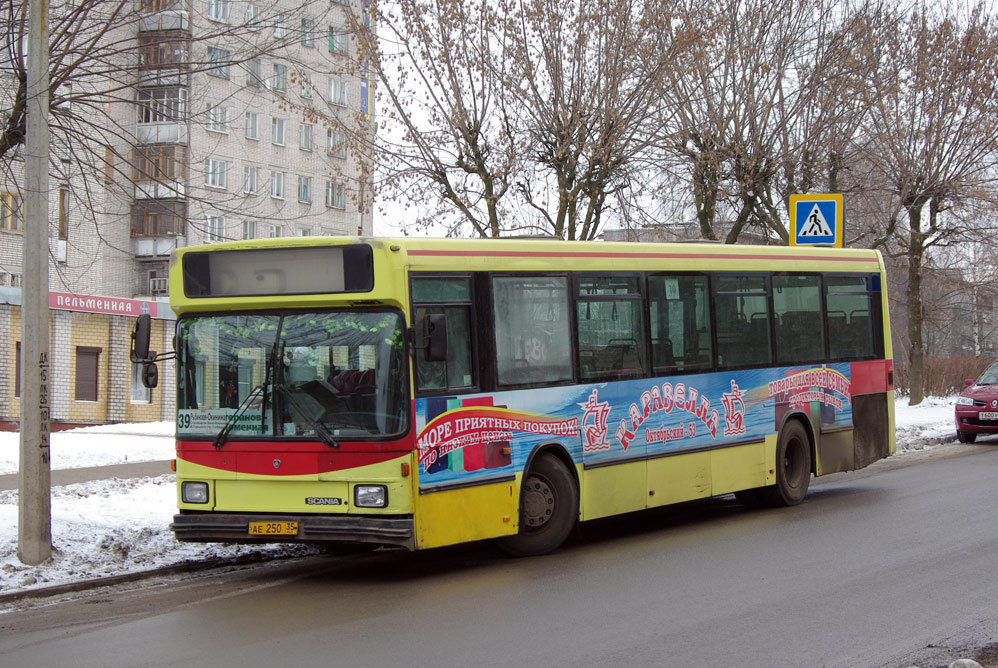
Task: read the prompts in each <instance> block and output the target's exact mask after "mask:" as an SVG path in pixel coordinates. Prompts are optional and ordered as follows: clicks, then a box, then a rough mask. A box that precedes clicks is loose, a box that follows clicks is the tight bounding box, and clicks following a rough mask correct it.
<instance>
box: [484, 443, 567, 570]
mask: <svg viewBox="0 0 998 668" xmlns="http://www.w3.org/2000/svg"><path fill="white" fill-rule="evenodd" d="M578 519H579V488H578V487H577V486H576V484H575V477H574V476H573V475H572V472H571V471H569V469H568V467H567V466H565V464H564V463H563V462H562V461H561V460H560V459H558V458H557V457H555V456H554V455H550V454H542V455H540V456H538V457H537V459H536V460H534V463H533V465H532V466H531V467H530V471H529V472H528V473H527V475H526V476H525V477H524V481H523V486H522V488H521V490H520V532H519V533H518V534H516V535H515V536H507V537H505V538H500V539H499V540H498V541H497V545H498V546H499V548H500V549H501V550H502V551H503V552H506V553H507V554H510V555H512V556H514V557H527V556H533V555H538V554H546V553H548V552H551V551H552V550H555V549H557V548H558V546H560V545H561V544H562V543H564V542H565V539H567V538H568V536H569V534H570V533H571V532H572V529H573V528H574V527H575V523H576V522H577V521H578Z"/></svg>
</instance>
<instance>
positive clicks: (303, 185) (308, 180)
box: [298, 176, 312, 204]
mask: <svg viewBox="0 0 998 668" xmlns="http://www.w3.org/2000/svg"><path fill="white" fill-rule="evenodd" d="M298 201H299V202H301V203H302V204H308V203H310V202H311V201H312V177H311V176H299V177H298Z"/></svg>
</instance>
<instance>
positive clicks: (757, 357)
mask: <svg viewBox="0 0 998 668" xmlns="http://www.w3.org/2000/svg"><path fill="white" fill-rule="evenodd" d="M715 281H716V282H715V288H714V289H715V308H716V309H717V361H718V364H719V365H720V366H724V367H738V366H764V365H767V364H771V363H772V361H773V352H772V346H771V342H770V338H769V320H770V313H769V287H768V284H767V283H768V282H767V280H766V276H764V275H761V274H746V275H737V274H717V275H716V279H715Z"/></svg>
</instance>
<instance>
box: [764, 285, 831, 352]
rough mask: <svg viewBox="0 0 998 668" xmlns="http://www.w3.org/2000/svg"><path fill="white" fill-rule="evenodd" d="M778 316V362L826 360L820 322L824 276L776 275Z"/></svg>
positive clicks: (774, 304) (774, 298)
mask: <svg viewBox="0 0 998 668" xmlns="http://www.w3.org/2000/svg"><path fill="white" fill-rule="evenodd" d="M773 310H774V312H775V313H776V322H775V324H776V362H777V363H778V364H798V363H802V362H816V361H818V360H821V359H824V357H825V328H824V324H823V323H822V319H821V276H818V275H815V274H811V275H792V274H776V275H774V276H773Z"/></svg>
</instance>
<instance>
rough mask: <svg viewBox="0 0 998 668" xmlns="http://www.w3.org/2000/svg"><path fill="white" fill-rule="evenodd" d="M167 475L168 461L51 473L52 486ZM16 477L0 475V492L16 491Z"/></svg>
mask: <svg viewBox="0 0 998 668" xmlns="http://www.w3.org/2000/svg"><path fill="white" fill-rule="evenodd" d="M168 473H172V471H171V470H170V460H169V459H166V460H160V461H153V462H135V463H128V464H110V465H107V466H92V467H87V468H77V469H57V470H55V471H52V486H53V487H56V486H61V485H72V484H75V483H79V482H90V481H91V480H110V479H111V478H145V477H152V476H160V475H166V474H168ZM17 477H18V474H16V473H10V474H7V475H0V492H3V491H7V490H14V489H17V487H18V482H17Z"/></svg>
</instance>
